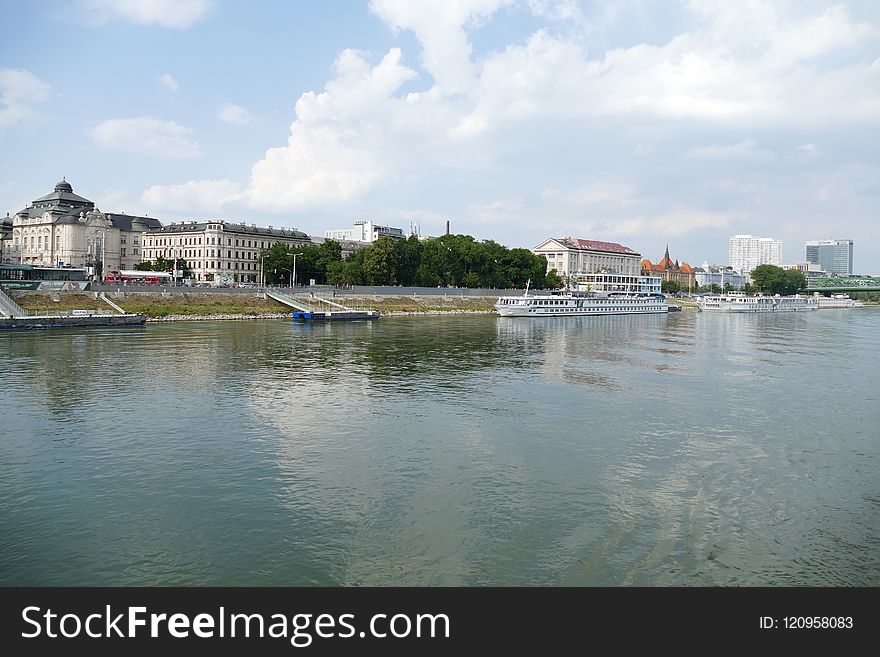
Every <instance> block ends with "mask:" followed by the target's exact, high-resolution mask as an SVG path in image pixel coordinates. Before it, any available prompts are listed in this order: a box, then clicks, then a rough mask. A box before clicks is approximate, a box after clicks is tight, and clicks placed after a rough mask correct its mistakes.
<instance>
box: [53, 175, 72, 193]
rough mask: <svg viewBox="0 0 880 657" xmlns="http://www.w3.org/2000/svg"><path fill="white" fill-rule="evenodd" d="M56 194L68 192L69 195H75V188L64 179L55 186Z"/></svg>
mask: <svg viewBox="0 0 880 657" xmlns="http://www.w3.org/2000/svg"><path fill="white" fill-rule="evenodd" d="M55 191H56V192H67V193H68V194H72V193H73V187H72V186H71V184H70V183H69V182H67V181H66V180H65V179H64V178H62V179H61V182H59V183H56V184H55Z"/></svg>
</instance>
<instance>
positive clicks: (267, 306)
mask: <svg viewBox="0 0 880 657" xmlns="http://www.w3.org/2000/svg"><path fill="white" fill-rule="evenodd" d="M13 296H14V298H15V301H16V302H17V303H18V304H19V305H20V306H21V307H22V308H24V309H25V310H27V311H28V312H31V313H67V312H70V311H72V310H88V311H93V312H107V311H108V310H109V309H110V307H109V305H108V304H107V303H105V302H104V301H102V300H101V299H99V298H97V295H96V294H95V293H84V294H74V293H65V292H62V293H58V292H55V293H43V292H27V293H25V292H18V293H14V294H13ZM107 296H108V298H110V299H111V300H112V301H113V302H114V303H115V304H116V305H118V306H119V307H120V308H122V309H124V310H125V311H126V312H128V313H137V314H141V315H145V316H146V317H147V319H148V321H150V322H159V321H199V320H247V319H287V318H289V317H290V314H291V309H290V308H288V307H287V306H285V305H284V304H282V303H279V302H277V301H275V300H273V299H268V298H265V297H264V295H263V294H262V293H260V292H254V293H253V294H241V293H237V294H232V293H230V294H223V293H218V292H212V293H199V292H191V291H178V290H174V291H170V292H162V291H156V292H122V293H109V294H108V295H107ZM298 296H302V298H304V299H306V297H305V296H303V295H298ZM332 300H333V301H334V302H336V303H339V304H342V305H346V306H351V307H358V308H371V309H374V310H378V311H379V312H380V313H381V314H382V315H383V316H392V317H393V316H396V315H440V314H463V313H492V312H495V310H494V305H493V304H494V303H495V301H496V298H495V297H469V296H457V295H446V296H440V295H435V296H418V295H413V296H409V295H393V296H392V295H387V296H380V295H369V296H364V295H352V296H342V295H338V296H336V297H333V298H332Z"/></svg>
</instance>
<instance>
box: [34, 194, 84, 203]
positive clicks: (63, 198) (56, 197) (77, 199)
mask: <svg viewBox="0 0 880 657" xmlns="http://www.w3.org/2000/svg"><path fill="white" fill-rule="evenodd" d="M47 201H51V202H55V203H73V204H74V205H94V203H93V202H92V201H90V200H89V199H87V198H83V197H82V196H80V195H79V194H74V193H73V192H59V191H55V192H52V193H51V194H46V195H45V196H41V197H40V198H38V199H34V200H33V201H32V203H46V202H47Z"/></svg>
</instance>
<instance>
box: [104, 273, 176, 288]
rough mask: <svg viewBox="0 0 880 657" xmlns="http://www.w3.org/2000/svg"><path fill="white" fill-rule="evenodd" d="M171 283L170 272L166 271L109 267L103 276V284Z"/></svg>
mask: <svg viewBox="0 0 880 657" xmlns="http://www.w3.org/2000/svg"><path fill="white" fill-rule="evenodd" d="M169 283H171V274H169V273H168V272H167V271H138V270H134V269H129V270H125V269H124V270H122V271H119V270H118V269H111V270H110V271H109V272H107V275H106V276H104V284H105V285H118V284H123V285H167V284H169Z"/></svg>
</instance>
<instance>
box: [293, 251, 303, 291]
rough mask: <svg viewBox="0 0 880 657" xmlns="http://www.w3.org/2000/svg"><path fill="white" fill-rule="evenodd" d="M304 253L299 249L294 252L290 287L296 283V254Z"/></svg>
mask: <svg viewBox="0 0 880 657" xmlns="http://www.w3.org/2000/svg"><path fill="white" fill-rule="evenodd" d="M300 255H302V252H300V251H297V252H296V253H294V254H293V271H292V272H291V273H290V287H294V286H295V285H296V256H300Z"/></svg>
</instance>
